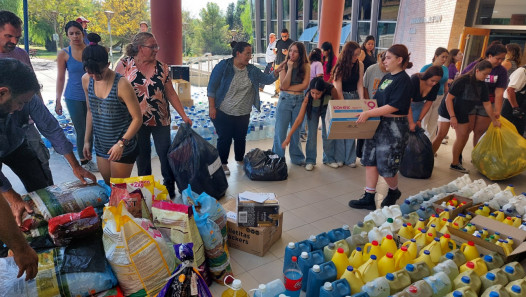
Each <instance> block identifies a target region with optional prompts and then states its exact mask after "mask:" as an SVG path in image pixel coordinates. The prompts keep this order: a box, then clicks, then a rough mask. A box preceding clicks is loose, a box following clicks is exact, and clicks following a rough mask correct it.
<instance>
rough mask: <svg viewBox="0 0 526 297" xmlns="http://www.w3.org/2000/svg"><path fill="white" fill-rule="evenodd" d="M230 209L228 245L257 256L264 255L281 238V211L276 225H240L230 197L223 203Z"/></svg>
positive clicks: (234, 204)
mask: <svg viewBox="0 0 526 297" xmlns="http://www.w3.org/2000/svg"><path fill="white" fill-rule="evenodd" d="M223 207H224V208H225V210H227V211H230V212H229V214H230V215H229V217H228V220H227V230H228V240H227V244H228V246H229V247H231V248H234V249H238V250H241V251H244V252H247V253H250V254H253V255H256V256H259V257H263V256H265V254H266V253H267V252H268V250H269V249H270V248H271V247H272V245H273V244H274V243H275V242H276V241H278V240H279V239H280V238H281V233H282V228H283V213H282V212H281V213H280V214H279V220H278V226H272V227H241V226H238V225H237V223H236V221H235V220H234V218H233V217H232V216H233V215H235V211H236V201H235V200H234V199H231V200H229V201H227V203H225V204H224V205H223Z"/></svg>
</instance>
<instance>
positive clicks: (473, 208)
mask: <svg viewBox="0 0 526 297" xmlns="http://www.w3.org/2000/svg"><path fill="white" fill-rule="evenodd" d="M481 206H484V203H479V204H477V205H473V206H471V207H469V208H466V209H465V210H464V213H465V214H467V213H469V212H471V213H472V214H473V216H476V214H475V211H477V210H478V209H479V207H481ZM488 208H489V213H492V212H495V211H496V209H493V208H491V207H489V206H488Z"/></svg>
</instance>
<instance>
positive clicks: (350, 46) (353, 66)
mask: <svg viewBox="0 0 526 297" xmlns="http://www.w3.org/2000/svg"><path fill="white" fill-rule="evenodd" d="M359 48H360V45H359V44H358V43H357V42H354V41H349V42H347V43H345V45H344V46H343V50H342V52H341V53H340V56H339V57H338V62H337V63H336V66H334V70H333V71H332V75H331V78H332V79H333V80H339V79H341V80H342V81H343V80H346V79H348V78H349V77H350V76H351V75H352V74H354V73H356V72H357V71H359V64H360V63H358V62H359V61H358V59H356V62H355V63H353V62H352V59H353V56H354V52H355V51H356V50H357V49H359Z"/></svg>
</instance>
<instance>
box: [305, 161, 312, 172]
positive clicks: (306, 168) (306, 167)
mask: <svg viewBox="0 0 526 297" xmlns="http://www.w3.org/2000/svg"><path fill="white" fill-rule="evenodd" d="M312 169H314V165H312V164H310V163H309V164H307V165H305V170H307V171H312Z"/></svg>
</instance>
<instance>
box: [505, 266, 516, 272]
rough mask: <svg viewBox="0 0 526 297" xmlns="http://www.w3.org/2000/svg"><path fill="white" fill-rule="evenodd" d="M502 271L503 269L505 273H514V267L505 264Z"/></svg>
mask: <svg viewBox="0 0 526 297" xmlns="http://www.w3.org/2000/svg"><path fill="white" fill-rule="evenodd" d="M504 271H505V272H506V273H510V274H511V273H514V272H515V268H513V267H511V266H506V267H504Z"/></svg>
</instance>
